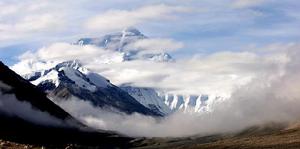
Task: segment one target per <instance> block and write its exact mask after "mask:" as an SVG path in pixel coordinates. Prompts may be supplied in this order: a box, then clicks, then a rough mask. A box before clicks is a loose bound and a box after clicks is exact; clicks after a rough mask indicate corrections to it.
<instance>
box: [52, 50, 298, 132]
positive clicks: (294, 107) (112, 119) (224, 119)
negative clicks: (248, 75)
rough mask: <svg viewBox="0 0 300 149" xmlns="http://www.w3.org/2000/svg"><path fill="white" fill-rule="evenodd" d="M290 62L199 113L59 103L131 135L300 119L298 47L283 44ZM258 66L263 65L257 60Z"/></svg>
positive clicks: (88, 121)
mask: <svg viewBox="0 0 300 149" xmlns="http://www.w3.org/2000/svg"><path fill="white" fill-rule="evenodd" d="M282 54H284V55H285V56H287V57H288V62H286V64H285V65H284V66H282V67H283V69H282V71H281V72H278V70H277V69H276V67H273V66H269V67H270V69H269V70H268V71H267V72H266V73H264V74H261V75H259V77H256V78H255V79H252V80H251V81H250V82H249V83H247V84H245V85H242V86H240V87H238V88H236V89H235V90H234V92H233V93H232V95H231V97H230V98H229V99H227V100H225V101H222V102H218V103H216V104H214V107H213V110H212V111H211V112H207V113H201V114H200V115H194V114H187V113H181V112H177V113H174V114H172V115H170V116H167V117H165V118H163V119H155V118H153V117H148V116H143V115H139V114H132V115H126V114H120V113H114V112H107V111H104V110H101V109H99V108H97V107H94V106H92V104H90V103H89V102H86V101H81V100H78V99H76V98H73V99H70V100H62V101H60V102H58V104H59V105H60V106H62V107H63V108H64V109H66V110H67V111H68V112H70V113H71V114H72V115H74V116H75V117H77V118H78V119H80V120H81V121H83V122H84V123H86V124H88V125H89V126H92V127H95V128H99V129H104V130H114V131H118V132H120V133H123V134H126V135H130V136H146V137H182V136H190V135H208V134H215V133H226V132H236V131H239V130H242V129H244V128H247V127H250V126H255V125H263V124H266V123H270V122H275V123H287V124H290V123H295V122H297V121H299V118H300V114H299V113H300V109H299V106H300V93H299V92H298V89H299V87H300V77H299V76H300V71H299V67H300V61H299V59H298V58H297V56H298V55H299V54H300V53H299V46H294V47H289V48H286V49H284V53H282ZM257 65H259V64H257Z"/></svg>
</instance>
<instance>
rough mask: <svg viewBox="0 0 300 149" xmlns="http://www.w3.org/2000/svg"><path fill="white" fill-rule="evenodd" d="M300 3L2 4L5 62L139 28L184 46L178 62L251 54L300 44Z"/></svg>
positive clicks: (38, 0) (29, 0)
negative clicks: (45, 48)
mask: <svg viewBox="0 0 300 149" xmlns="http://www.w3.org/2000/svg"><path fill="white" fill-rule="evenodd" d="M299 8H300V1H299V0H284V1H282V0H214V1H212V0H145V1H140V0H110V1H106V0H77V1H74V0H64V1H62V0H49V1H46V0H1V1H0V59H1V61H4V62H5V63H8V64H9V65H12V64H14V63H15V62H16V60H17V58H16V57H17V56H18V55H20V54H21V53H23V52H24V51H26V50H36V49H39V48H40V47H42V46H45V45H49V44H51V43H53V42H62V41H63V42H74V41H76V39H78V38H80V37H87V36H92V37H97V36H101V35H103V34H105V33H111V32H116V31H119V30H122V29H123V28H125V27H128V26H134V27H136V28H138V29H139V30H141V32H143V33H144V34H145V35H147V36H149V37H156V38H170V39H173V40H175V41H178V42H182V43H183V45H184V46H183V47H182V48H181V49H180V50H177V51H173V55H175V57H177V58H180V57H187V56H191V55H193V54H195V53H197V54H202V53H204V54H205V53H212V52H216V51H223V50H226V51H247V50H251V49H252V48H256V47H261V46H264V45H269V44H274V43H280V44H285V43H293V42H298V41H299V38H300V31H299V26H300V10H299Z"/></svg>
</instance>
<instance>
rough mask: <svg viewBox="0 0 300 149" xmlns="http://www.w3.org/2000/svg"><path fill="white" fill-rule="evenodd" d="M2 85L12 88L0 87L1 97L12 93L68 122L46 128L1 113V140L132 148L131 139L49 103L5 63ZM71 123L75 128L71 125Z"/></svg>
mask: <svg viewBox="0 0 300 149" xmlns="http://www.w3.org/2000/svg"><path fill="white" fill-rule="evenodd" d="M0 82H2V83H4V84H6V85H8V86H9V87H10V88H9V89H7V88H3V87H1V86H0V92H1V94H13V95H15V96H16V98H17V100H19V101H25V102H28V103H30V104H31V105H32V108H34V109H36V110H38V111H42V112H45V113H48V114H50V115H51V116H53V117H55V118H57V119H59V120H61V121H63V122H65V123H66V125H64V126H45V125H40V124H35V123H32V122H29V121H27V120H26V119H23V118H20V117H18V116H13V115H7V114H6V113H2V112H0V139H2V140H8V141H13V142H18V143H25V144H35V145H42V146H46V147H50V148H63V146H66V145H67V144H80V145H84V146H92V147H96V148H129V142H130V141H131V140H132V139H131V138H128V137H123V136H120V135H116V134H115V133H112V132H108V131H100V130H99V131H98V130H97V131H96V130H94V129H91V128H88V127H86V126H85V125H83V124H81V123H80V122H78V121H77V120H76V119H75V118H73V117H72V116H71V115H70V114H68V113H67V112H65V111H64V110H63V109H61V108H60V107H59V106H57V105H56V104H54V103H53V102H52V101H51V100H49V99H48V98H47V97H46V94H45V93H44V92H43V91H41V90H40V89H39V88H38V87H36V86H34V85H32V84H31V83H30V82H28V81H27V80H25V79H23V78H22V77H21V76H19V75H17V74H16V73H15V72H13V71H12V70H10V69H9V68H8V67H7V66H5V65H4V64H3V63H2V62H0ZM1 100H4V99H0V101H1ZM69 123H72V125H70V126H69V125H68V124H69ZM66 126H67V127H66Z"/></svg>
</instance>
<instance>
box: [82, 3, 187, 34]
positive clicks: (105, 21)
mask: <svg viewBox="0 0 300 149" xmlns="http://www.w3.org/2000/svg"><path fill="white" fill-rule="evenodd" d="M190 11H191V9H190V8H187V7H180V6H168V5H164V4H161V5H151V6H144V7H141V8H138V9H135V10H109V11H106V12H104V13H103V14H100V15H97V16H95V17H92V18H90V19H89V20H88V21H87V23H86V27H87V28H88V29H91V30H96V31H106V32H107V31H115V30H122V29H123V28H126V27H130V26H136V25H138V24H141V23H145V22H148V21H166V20H168V21H170V20H172V19H174V18H175V17H176V15H174V14H175V13H186V12H190Z"/></svg>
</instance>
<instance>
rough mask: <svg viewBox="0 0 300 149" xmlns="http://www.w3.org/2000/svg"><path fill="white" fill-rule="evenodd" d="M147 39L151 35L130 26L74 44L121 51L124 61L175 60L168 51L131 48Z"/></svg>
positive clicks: (80, 40)
mask: <svg viewBox="0 0 300 149" xmlns="http://www.w3.org/2000/svg"><path fill="white" fill-rule="evenodd" d="M145 39H149V37H147V36H145V35H144V34H142V33H141V32H140V31H139V30H138V29H136V28H133V27H129V28H125V29H124V30H122V31H120V32H117V33H112V34H107V35H104V36H100V37H96V38H81V39H79V40H78V41H77V42H75V43H74V44H76V45H81V46H84V45H94V46H97V47H100V48H103V49H106V50H111V51H115V52H120V53H122V55H123V60H122V61H131V60H136V59H139V60H149V61H155V62H170V61H174V59H173V58H172V56H171V55H170V54H168V53H164V52H162V53H147V54H140V53H139V51H140V50H139V49H131V48H130V49H129V47H130V45H132V44H134V43H136V42H138V41H140V40H145ZM158 51H159V50H158ZM162 51H163V49H162Z"/></svg>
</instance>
